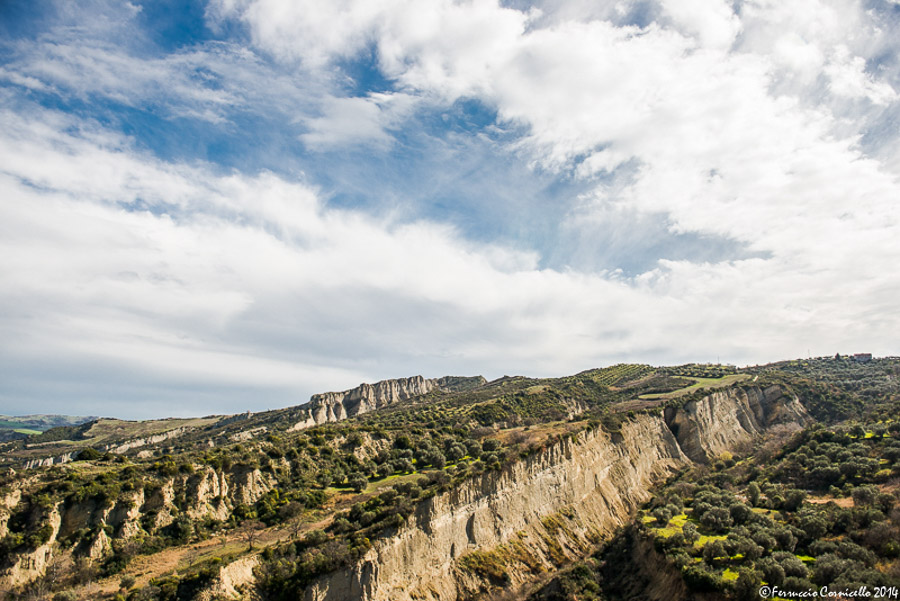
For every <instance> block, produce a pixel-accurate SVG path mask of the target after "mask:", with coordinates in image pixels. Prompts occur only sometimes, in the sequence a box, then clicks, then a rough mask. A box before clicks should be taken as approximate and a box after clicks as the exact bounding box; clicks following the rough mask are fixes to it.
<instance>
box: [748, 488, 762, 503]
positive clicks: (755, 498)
mask: <svg viewBox="0 0 900 601" xmlns="http://www.w3.org/2000/svg"><path fill="white" fill-rule="evenodd" d="M759 495H760V490H759V484H757V483H756V482H751V483H750V485H749V486H748V487H747V499H749V500H750V504H751V505H753V506H754V507H759Z"/></svg>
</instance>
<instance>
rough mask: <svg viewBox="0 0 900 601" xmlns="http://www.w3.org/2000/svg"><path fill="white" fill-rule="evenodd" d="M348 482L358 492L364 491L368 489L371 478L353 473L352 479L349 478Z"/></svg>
mask: <svg viewBox="0 0 900 601" xmlns="http://www.w3.org/2000/svg"><path fill="white" fill-rule="evenodd" d="M347 483H348V484H349V485H350V488H352V489H353V490H355V491H356V492H362V491H364V490H365V489H366V486H368V485H369V479H368V478H366V477H365V476H363V475H362V474H353V475H352V476H350V479H349V480H347Z"/></svg>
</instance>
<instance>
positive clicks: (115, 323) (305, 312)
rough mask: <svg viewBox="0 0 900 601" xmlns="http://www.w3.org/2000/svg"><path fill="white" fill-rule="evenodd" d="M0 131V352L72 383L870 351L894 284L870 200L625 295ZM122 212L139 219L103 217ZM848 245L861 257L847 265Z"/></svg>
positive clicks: (608, 280) (98, 136)
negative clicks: (74, 368)
mask: <svg viewBox="0 0 900 601" xmlns="http://www.w3.org/2000/svg"><path fill="white" fill-rule="evenodd" d="M3 125H4V127H2V128H0V130H2V132H3V133H2V134H0V157H2V160H0V164H2V165H3V170H2V171H3V175H2V178H0V191H2V198H3V199H4V200H3V202H2V203H0V223H2V224H3V225H2V235H0V240H2V244H0V257H2V258H0V277H2V279H3V281H4V292H3V293H2V295H0V315H2V316H3V317H2V319H0V329H2V331H3V340H4V341H6V342H5V343H4V345H3V348H2V349H0V354H3V355H4V356H13V355H14V356H16V357H18V360H19V361H21V360H23V358H32V359H33V361H35V364H39V363H40V357H46V356H51V357H54V364H55V365H57V366H59V365H65V364H66V363H73V364H74V363H76V362H78V361H84V360H85V359H86V358H89V359H90V360H91V362H92V364H93V365H94V366H95V367H93V368H88V369H87V370H86V371H85V372H84V377H87V378H91V377H99V376H98V375H97V374H94V373H92V372H91V370H92V369H94V370H102V371H110V370H112V371H116V372H120V373H130V374H142V376H141V377H144V378H151V379H152V380H153V381H154V382H156V384H157V385H158V386H161V387H164V388H165V387H167V386H168V387H170V388H177V387H178V386H182V387H184V386H188V388H190V387H201V388H202V387H210V386H216V385H219V386H220V385H223V384H231V385H233V386H234V387H238V388H241V389H247V390H250V391H256V392H251V393H249V394H251V395H253V394H261V396H262V399H263V400H261V401H260V403H261V405H259V406H260V407H262V406H271V405H272V404H278V403H279V400H280V403H281V404H288V403H290V402H300V401H302V400H303V399H304V397H305V395H306V394H308V393H312V392H315V391H318V390H322V389H324V388H339V387H342V386H352V385H355V384H356V383H358V382H359V381H360V380H363V379H373V378H378V377H385V376H389V375H402V374H407V373H413V372H425V373H426V375H439V374H441V373H444V372H455V373H475V372H483V373H485V374H486V375H488V376H497V375H500V374H501V373H510V372H525V373H529V374H535V375H540V374H554V373H556V374H561V373H567V372H571V371H573V370H575V369H576V368H580V367H587V366H590V365H597V364H603V363H609V362H615V361H619V360H627V359H635V360H650V361H653V360H657V358H658V360H662V358H663V357H665V358H666V359H667V360H669V361H673V360H674V361H678V360H688V359H713V358H714V357H713V356H712V353H715V354H718V355H721V356H722V357H723V358H726V359H729V360H736V361H758V360H762V359H764V358H771V357H773V356H775V357H781V356H792V355H796V354H798V353H801V352H803V351H805V349H806V348H807V347H813V348H814V349H815V350H817V351H819V350H821V351H822V352H831V350H832V349H834V348H846V345H848V344H849V343H852V344H854V345H865V348H868V349H871V350H873V351H875V352H879V351H881V352H884V351H885V350H887V349H889V348H891V347H890V345H891V344H893V339H892V332H894V331H896V326H897V325H900V324H897V323H896V319H897V317H896V315H894V314H892V313H891V312H890V310H889V307H890V306H891V304H890V303H891V302H893V301H892V299H893V298H895V297H896V294H898V293H900V289H898V285H897V282H896V280H895V279H894V278H891V277H885V276H884V275H883V274H884V271H883V270H884V269H885V266H886V265H888V264H893V263H894V262H895V261H896V260H897V259H898V258H900V249H898V243H897V242H896V241H895V240H897V237H895V236H893V234H894V231H895V229H896V227H897V223H896V220H895V221H894V222H893V223H881V222H880V221H879V220H878V218H879V217H880V210H881V208H880V207H879V206H877V203H870V204H868V205H865V207H866V209H867V210H868V213H863V214H859V215H856V216H849V217H846V218H845V220H843V221H842V219H841V217H840V216H838V217H835V218H829V219H828V220H821V221H819V223H820V224H824V225H827V226H828V227H830V228H831V229H830V230H828V231H823V232H822V234H821V235H822V236H827V237H829V238H830V239H832V240H833V239H835V237H836V236H845V237H846V241H847V243H846V249H848V250H833V251H831V252H828V251H829V249H828V248H825V247H824V246H815V247H813V248H810V249H808V252H803V251H804V249H803V248H800V247H799V246H797V247H796V252H795V253H791V254H786V255H778V256H775V257H773V258H772V259H750V260H746V261H740V262H734V263H722V264H717V265H708V264H701V265H696V264H692V263H687V262H673V263H666V264H663V265H661V266H660V267H659V268H658V269H656V270H654V271H652V272H648V273H647V274H645V275H644V276H643V277H640V278H638V279H636V280H633V281H630V280H627V279H622V278H620V277H618V276H615V275H613V276H610V277H606V276H604V275H602V274H595V275H588V274H579V273H574V272H557V271H552V270H546V269H539V268H538V267H537V266H536V262H535V261H536V257H534V256H533V255H531V254H522V253H518V252H516V251H513V250H510V249H508V248H503V247H498V246H493V245H480V244H472V243H469V242H466V241H464V240H462V239H461V238H460V237H459V236H458V235H457V234H456V233H455V232H454V231H453V230H451V229H448V228H447V227H444V226H438V225H435V224H430V223H427V222H416V223H407V224H397V223H392V222H389V221H379V220H375V219H372V218H370V217H366V216H364V215H362V214H360V213H357V212H353V211H339V210H333V209H326V208H325V207H324V206H323V205H322V203H321V201H320V199H319V198H318V197H317V195H316V193H315V191H314V190H311V189H310V188H308V187H306V186H304V185H301V184H294V183H288V182H286V181H284V180H282V179H280V178H277V177H275V176H273V175H268V174H262V175H259V176H255V177H249V176H243V175H239V174H232V175H225V176H222V175H215V174H213V173H212V172H210V171H208V170H206V169H205V168H203V167H185V166H180V165H176V164H169V163H165V162H161V161H158V160H155V159H152V158H150V157H148V156H145V155H140V154H136V153H135V152H134V151H133V150H132V149H131V148H130V147H129V146H128V144H127V143H126V142H123V141H122V140H120V139H118V138H116V136H112V135H105V134H104V132H103V131H102V130H96V131H94V130H88V131H86V133H85V135H82V134H79V133H77V129H76V128H73V125H74V122H73V121H72V120H71V119H70V118H67V117H64V116H60V115H58V114H54V113H50V112H40V113H37V114H35V115H33V116H32V117H31V118H23V116H22V115H15V114H11V113H7V114H6V115H5V117H4V118H3ZM73 132H74V133H73ZM15 156H18V157H19V160H12V159H13V157H15ZM873 175H877V174H875V173H874V172H873ZM844 192H846V190H844ZM138 199H142V201H143V202H144V203H146V206H147V207H148V209H149V210H145V211H141V210H125V209H123V208H122V203H126V204H129V203H133V202H135V201H137V200H138ZM800 206H802V205H798V209H797V210H798V211H799V210H800V209H799V207H800ZM807 206H808V204H807ZM720 217H721V216H720ZM845 221H846V223H845ZM848 224H849V225H848ZM749 226H750V227H756V226H755V225H754V224H752V223H751V224H749ZM863 243H866V244H868V245H870V246H871V247H874V248H877V249H878V253H877V254H871V253H866V252H859V251H857V250H855V249H857V248H859V247H860V245H861V244H863ZM798 274H804V275H802V276H799V275H798ZM873 306H880V307H882V309H883V312H882V313H881V314H880V315H879V317H878V319H877V320H873V319H871V317H869V316H868V312H869V311H870V310H871V308H872V307H873ZM844 326H846V328H847V329H845V328H844ZM887 326H890V327H887ZM13 341H15V342H14V343H13ZM13 344H14V345H15V346H12V345H13ZM854 348H855V347H854ZM17 377H21V376H17ZM136 377H137V376H136ZM275 390H277V391H279V393H278V394H279V395H281V396H275V397H273V391H275ZM185 394H190V393H189V392H188V393H185ZM247 398H248V397H242V400H241V401H240V402H241V403H246V402H248V401H247ZM185 402H187V401H186V400H185ZM239 406H243V405H239ZM204 410H206V411H213V410H215V408H214V407H211V406H204ZM220 410H221V409H220ZM235 410H237V409H235ZM197 412H202V411H201V410H200V409H199V408H198V409H197Z"/></svg>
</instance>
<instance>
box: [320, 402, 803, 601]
mask: <svg viewBox="0 0 900 601" xmlns="http://www.w3.org/2000/svg"><path fill="white" fill-rule="evenodd" d="M754 410H755V411H754ZM807 419H808V417H807V416H806V415H805V411H804V410H803V408H802V406H800V405H799V404H798V403H797V400H796V399H795V398H793V397H790V396H787V395H785V394H784V393H783V392H782V391H781V390H775V389H767V390H761V389H759V388H755V387H749V388H731V389H726V390H723V391H721V392H716V393H715V394H713V395H709V396H706V397H703V398H701V399H699V400H694V401H689V402H688V403H686V404H685V405H684V406H683V407H681V408H679V409H674V410H673V412H672V413H671V415H670V416H669V420H666V419H664V418H663V417H662V416H658V415H639V416H637V417H635V418H634V419H633V420H631V421H627V422H625V423H624V424H623V426H622V429H621V431H620V432H617V433H612V434H609V433H606V432H604V431H603V430H600V429H595V430H589V431H585V432H583V433H582V434H579V435H578V436H577V437H576V438H575V439H572V440H570V439H565V440H562V441H559V442H558V443H556V444H555V445H553V446H551V447H549V448H548V449H546V450H544V451H542V452H540V453H538V454H537V455H535V456H533V457H528V458H525V459H523V460H522V461H520V462H518V463H516V464H514V465H513V466H511V467H510V468H508V469H506V470H504V471H502V472H501V473H488V474H485V475H483V476H481V477H478V478H476V479H473V480H471V481H469V482H466V483H464V484H463V485H462V486H461V487H459V488H458V489H456V490H454V491H451V492H448V493H445V494H442V495H438V496H436V497H433V498H432V499H428V500H426V501H424V502H423V503H421V504H420V505H419V507H418V508H417V509H416V512H415V513H414V515H413V516H411V517H410V518H409V520H408V523H407V524H406V525H405V527H404V528H401V530H400V532H399V533H398V534H397V535H396V536H392V537H390V538H387V539H384V540H382V541H379V542H377V543H376V544H375V545H374V546H373V547H372V549H371V550H370V551H369V552H368V553H367V554H366V555H365V556H364V557H363V558H362V559H361V560H360V561H359V562H357V563H356V564H355V565H353V566H351V567H348V568H346V569H342V570H339V571H337V572H334V573H332V574H329V575H326V576H324V577H322V578H320V579H318V580H317V581H315V582H314V583H312V584H311V585H310V586H309V587H308V588H307V589H306V591H305V593H304V597H303V598H304V599H306V600H307V601H337V600H338V599H360V600H363V601H388V600H390V601H412V600H413V599H432V600H441V601H450V600H456V599H467V598H472V597H473V596H475V595H477V594H478V593H484V592H491V591H495V590H497V589H504V590H505V589H517V588H520V587H522V586H525V585H527V584H528V583H530V582H532V581H534V580H535V579H536V578H537V577H538V575H539V574H541V573H543V572H545V571H547V570H550V569H553V568H554V567H558V566H560V565H563V564H565V563H567V562H569V561H571V560H572V559H574V558H577V557H579V556H583V555H584V554H585V553H586V552H587V550H589V549H590V547H591V546H592V544H593V543H596V542H597V541H598V540H600V538H602V537H603V536H604V535H605V534H608V533H609V532H611V531H612V530H614V529H615V528H616V527H618V526H619V525H621V524H622V523H623V522H624V521H625V519H626V518H627V517H628V516H629V515H630V513H631V512H632V511H633V510H634V508H635V507H636V506H637V505H638V504H640V503H641V502H642V501H644V500H646V499H647V498H648V496H649V489H650V488H651V487H652V486H653V485H654V484H655V483H658V482H659V481H660V480H662V479H664V478H665V477H666V476H667V475H669V474H671V473H673V472H674V471H675V470H677V469H678V468H680V467H683V466H685V465H687V464H689V463H690V462H691V459H692V458H691V455H689V454H687V453H685V452H684V451H683V450H682V446H681V445H682V444H684V445H687V446H688V447H689V448H690V450H691V454H692V455H693V459H694V460H698V461H708V460H709V459H710V458H711V457H713V456H714V455H715V454H717V453H718V452H721V450H724V449H725V448H727V446H728V445H729V444H730V443H736V442H740V441H744V440H748V439H749V438H750V437H752V436H754V435H756V434H758V433H759V432H760V431H762V429H764V428H765V427H766V426H767V425H769V424H773V423H781V422H783V421H791V422H794V421H795V420H800V421H806V420H807ZM667 421H668V422H669V423H673V424H678V428H677V429H678V434H677V435H676V434H675V433H673V431H672V430H671V429H670V428H669V425H668V423H667Z"/></svg>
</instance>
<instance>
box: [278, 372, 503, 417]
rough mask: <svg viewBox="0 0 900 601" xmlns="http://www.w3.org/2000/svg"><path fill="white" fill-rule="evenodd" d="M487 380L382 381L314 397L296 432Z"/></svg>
mask: <svg viewBox="0 0 900 601" xmlns="http://www.w3.org/2000/svg"><path fill="white" fill-rule="evenodd" d="M485 382H486V380H485V379H484V378H483V377H481V376H475V377H471V378H468V377H455V376H444V377H443V378H438V379H426V378H423V377H422V376H413V377H412V378H399V379H396V380H382V381H381V382H376V383H375V384H360V385H359V386H357V387H356V388H351V389H350V390H345V391H343V392H325V393H322V394H314V395H313V396H312V397H311V398H310V400H309V402H308V403H306V404H305V405H301V407H300V409H301V410H302V411H303V417H302V419H301V420H300V421H298V422H297V423H296V424H294V426H293V428H292V429H293V430H300V429H303V428H309V427H312V426H315V425H318V424H324V423H326V422H337V421H341V420H343V419H347V418H350V417H355V416H357V415H360V414H362V413H368V412H369V411H374V410H376V409H380V408H382V407H386V406H387V405H392V404H394V403H399V402H402V401H406V400H409V399H412V398H415V397H419V396H422V395H425V394H428V393H429V392H432V391H434V390H441V391H444V392H455V391H458V390H468V389H471V388H475V387H477V386H481V385H482V384H484V383H485Z"/></svg>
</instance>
